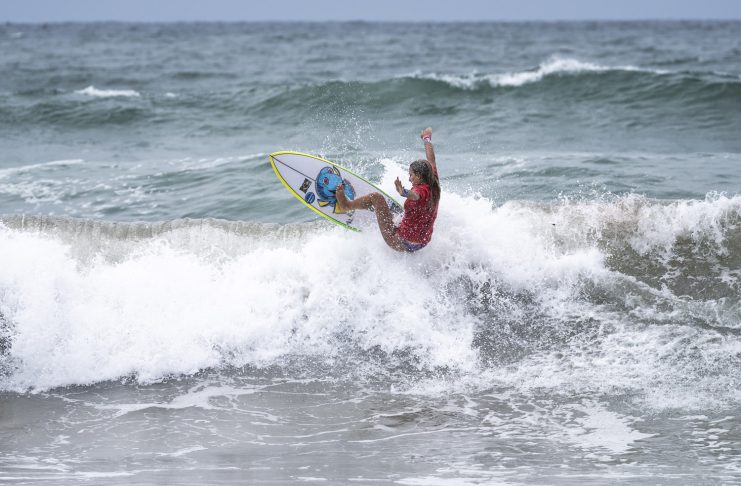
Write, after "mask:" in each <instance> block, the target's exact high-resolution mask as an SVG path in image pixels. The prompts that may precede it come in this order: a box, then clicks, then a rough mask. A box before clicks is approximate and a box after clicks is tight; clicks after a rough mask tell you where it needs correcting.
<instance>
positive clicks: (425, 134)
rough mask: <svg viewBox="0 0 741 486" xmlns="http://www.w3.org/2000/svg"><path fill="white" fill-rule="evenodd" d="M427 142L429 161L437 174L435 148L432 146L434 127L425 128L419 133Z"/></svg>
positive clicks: (426, 149) (426, 150)
mask: <svg viewBox="0 0 741 486" xmlns="http://www.w3.org/2000/svg"><path fill="white" fill-rule="evenodd" d="M419 136H420V137H422V140H423V141H424V142H425V155H426V156H427V162H429V163H430V165H431V166H432V171H433V172H434V173H435V174H437V165H436V164H435V149H434V148H433V147H432V128H429V127H427V128H425V129H424V130H422V133H421V134H420V135H419Z"/></svg>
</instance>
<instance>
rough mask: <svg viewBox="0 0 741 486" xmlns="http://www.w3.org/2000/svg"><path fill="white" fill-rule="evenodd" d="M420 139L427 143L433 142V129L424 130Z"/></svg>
mask: <svg viewBox="0 0 741 486" xmlns="http://www.w3.org/2000/svg"><path fill="white" fill-rule="evenodd" d="M419 137H420V138H421V139H422V140H425V141H427V142H430V141H432V128H430V127H427V128H425V129H424V130H422V133H420V134H419Z"/></svg>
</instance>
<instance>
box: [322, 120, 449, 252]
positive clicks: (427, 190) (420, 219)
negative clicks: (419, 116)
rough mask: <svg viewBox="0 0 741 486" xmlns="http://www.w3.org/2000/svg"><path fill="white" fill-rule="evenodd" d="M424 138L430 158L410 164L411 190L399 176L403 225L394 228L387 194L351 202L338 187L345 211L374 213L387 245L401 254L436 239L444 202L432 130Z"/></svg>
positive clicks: (377, 193)
mask: <svg viewBox="0 0 741 486" xmlns="http://www.w3.org/2000/svg"><path fill="white" fill-rule="evenodd" d="M420 137H421V138H422V141H423V142H424V144H425V155H426V156H427V159H426V160H424V159H420V160H415V161H414V162H412V163H411V165H409V182H411V183H412V188H411V189H406V188H404V186H403V185H402V183H401V181H400V180H399V178H398V177H397V178H396V180H395V181H394V185H396V190H397V191H398V192H399V194H400V195H401V196H402V197H405V198H406V202H405V203H404V216H403V218H402V220H401V223H400V224H399V226H394V219H393V215H392V214H391V210H390V209H389V207H388V204H387V203H386V200H385V199H384V197H383V195H382V194H381V193H379V192H374V193H371V194H367V195H365V196H361V197H359V198H357V199H354V200H350V199H348V198H347V196H346V195H345V189H344V187H343V185H342V184H340V185H339V186H338V187H337V193H336V196H337V202H338V203H339V204H340V207H341V208H342V209H343V210H344V211H349V210H354V209H365V210H371V209H372V210H374V211H375V213H376V217H377V218H378V227H379V228H380V229H381V235H382V236H383V239H384V240H385V241H386V244H388V246H390V247H391V248H393V249H394V250H397V251H404V252H409V253H413V252H415V251H418V250H421V249H422V248H424V247H425V246H426V245H427V243H429V242H430V240H431V239H432V228H433V225H434V224H435V219H436V218H437V206H438V203H439V202H440V180H439V178H438V175H437V165H436V164H435V149H434V148H433V146H432V128H426V129H425V130H423V131H422V133H421V135H420Z"/></svg>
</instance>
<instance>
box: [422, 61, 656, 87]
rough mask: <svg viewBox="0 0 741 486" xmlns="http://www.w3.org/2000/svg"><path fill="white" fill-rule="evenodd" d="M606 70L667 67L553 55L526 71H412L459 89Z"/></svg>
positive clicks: (650, 70)
mask: <svg viewBox="0 0 741 486" xmlns="http://www.w3.org/2000/svg"><path fill="white" fill-rule="evenodd" d="M608 71H635V72H646V73H653V74H666V73H668V71H663V70H657V69H646V68H640V67H637V66H631V65H623V66H604V65H601V64H596V63H592V62H585V61H579V60H577V59H570V58H560V57H552V58H550V59H548V60H547V61H545V62H543V63H541V64H540V65H538V67H537V68H535V69H531V70H525V71H514V72H505V73H492V74H479V73H478V72H472V73H469V74H463V75H461V74H437V73H421V72H416V73H414V74H412V75H411V77H413V78H419V79H432V80H436V81H442V82H445V83H447V84H449V85H450V86H452V87H454V88H459V89H476V88H478V87H480V86H482V85H489V86H491V87H493V88H496V87H500V86H511V87H517V86H523V85H525V84H529V83H535V82H538V81H541V80H543V78H545V77H547V76H551V75H556V74H574V73H584V72H608Z"/></svg>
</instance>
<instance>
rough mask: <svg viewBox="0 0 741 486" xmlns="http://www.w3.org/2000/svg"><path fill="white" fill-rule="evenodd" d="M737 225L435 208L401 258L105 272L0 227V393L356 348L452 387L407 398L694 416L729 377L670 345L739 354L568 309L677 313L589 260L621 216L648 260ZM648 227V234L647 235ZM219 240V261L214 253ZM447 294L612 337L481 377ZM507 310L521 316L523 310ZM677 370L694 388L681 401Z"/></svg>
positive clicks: (154, 261) (239, 240)
mask: <svg viewBox="0 0 741 486" xmlns="http://www.w3.org/2000/svg"><path fill="white" fill-rule="evenodd" d="M383 164H384V166H385V168H386V171H385V173H384V175H383V177H382V179H381V185H382V187H383V188H384V189H385V190H387V191H388V192H390V193H392V192H393V180H394V179H395V178H396V177H397V176H401V177H405V176H406V167H405V166H403V165H401V164H399V163H397V162H395V161H393V160H385V161H383ZM644 207H645V209H644ZM739 209H741V196H734V197H727V196H717V197H715V198H709V199H708V200H706V201H699V202H682V203H676V204H659V203H653V202H650V201H646V200H645V199H641V198H635V197H633V196H629V197H626V198H622V199H619V200H617V201H612V202H594V201H591V202H572V201H562V202H560V203H558V204H554V205H553V206H552V207H549V208H545V207H543V206H542V205H536V204H532V203H523V202H515V201H513V202H509V203H507V204H504V205H502V206H500V207H494V206H493V204H492V202H491V201H490V200H487V199H485V198H481V197H475V196H461V195H458V194H453V193H450V192H444V193H443V195H442V205H441V208H440V214H439V219H438V222H437V224H436V229H435V234H434V237H433V240H432V242H431V243H430V245H428V247H427V248H425V249H424V250H423V251H421V252H419V253H417V254H415V255H405V254H397V253H395V252H393V251H391V250H389V249H388V247H387V246H386V245H385V243H384V242H383V240H382V238H381V236H380V234H379V232H378V231H377V228H369V230H368V231H366V232H363V233H351V232H346V231H344V230H342V229H339V228H329V227H327V226H317V227H314V228H313V229H311V230H307V231H306V232H305V233H301V234H300V235H297V236H295V237H289V238H263V237H261V236H260V235H259V234H255V235H250V234H247V235H238V236H235V235H225V234H224V231H225V230H223V229H220V228H219V227H198V228H197V229H189V228H188V227H183V228H180V229H177V230H173V231H172V232H170V233H166V234H160V235H159V236H157V237H155V238H139V239H133V240H131V241H126V244H125V245H120V246H118V247H116V248H115V255H114V256H115V257H113V258H110V257H109V255H106V254H104V252H105V251H107V250H106V245H104V244H99V245H98V246H95V248H96V251H85V252H82V251H79V247H85V245H90V242H87V241H84V240H80V238H81V236H79V235H77V234H72V235H68V237H66V238H61V237H59V236H55V235H53V234H44V233H42V232H23V231H17V230H10V229H8V228H4V227H1V226H0V268H2V272H0V296H2V298H1V299H0V313H2V315H3V317H4V318H5V319H6V320H7V321H8V322H10V323H12V331H13V333H14V338H13V345H12V350H11V354H12V358H13V360H14V364H16V365H17V371H16V372H15V373H14V374H13V375H12V376H11V377H9V378H8V379H7V381H6V382H5V383H4V384H3V386H4V387H6V388H9V389H16V390H26V389H28V388H32V389H36V390H43V389H47V388H50V387H55V386H60V385H66V384H85V383H94V382H98V381H102V380H111V379H117V378H119V377H122V376H130V375H133V376H135V377H136V378H137V379H138V380H140V381H141V382H144V383H146V382H152V381H157V380H161V379H163V378H164V377H167V376H171V375H173V374H174V375H178V374H192V373H196V372H198V371H199V370H202V369H206V368H218V367H221V366H224V365H233V366H242V365H247V364H252V365H258V366H261V365H275V364H277V363H280V362H281V359H283V358H285V357H286V356H297V355H299V356H307V357H313V358H316V359H326V360H332V359H334V358H336V357H337V356H342V355H343V354H347V353H351V352H353V350H354V349H361V350H373V352H386V353H388V354H389V355H392V356H393V355H406V356H411V357H413V359H409V360H408V362H407V363H406V364H407V365H408V366H410V367H417V368H419V369H421V370H435V369H437V368H443V369H446V370H449V371H451V372H453V376H455V380H453V381H454V382H453V383H449V382H447V381H446V380H445V379H434V378H433V379H431V380H430V381H429V382H420V383H419V384H418V386H417V387H416V388H415V389H414V390H412V392H414V393H436V392H437V391H439V390H440V389H442V390H443V391H444V390H445V389H450V388H449V387H457V386H460V387H466V386H469V387H472V388H481V387H489V386H491V385H492V384H502V385H504V386H508V387H513V388H515V389H518V390H521V391H523V392H528V391H529V390H532V389H547V390H555V391H557V392H559V393H560V392H564V393H569V392H574V391H576V392H599V393H611V392H612V391H614V390H616V389H617V390H622V391H626V390H627V391H639V392H641V393H643V394H644V395H645V396H646V398H647V400H649V401H651V402H652V403H656V404H664V406H674V405H678V406H690V407H691V406H694V405H693V404H698V403H700V401H701V400H703V399H704V398H702V397H703V393H704V392H707V391H712V392H713V393H717V394H718V396H719V399H721V400H724V399H725V400H728V399H731V400H735V399H737V398H738V397H736V395H735V394H734V393H735V392H733V391H725V392H724V391H722V389H723V387H724V386H726V385H728V384H729V383H731V382H732V381H733V377H732V376H730V375H729V376H725V377H724V376H720V377H718V376H716V375H714V376H708V377H703V372H704V369H703V363H700V362H697V363H696V362H687V361H686V360H687V359H689V358H687V357H686V356H684V351H685V349H686V347H685V346H682V347H678V346H677V345H676V342H677V340H681V339H687V340H689V341H690V342H693V343H696V344H697V345H699V346H701V347H702V349H703V350H704V352H705V355H704V356H705V358H706V359H709V360H711V362H712V361H713V360H717V361H718V362H722V361H723V360H725V359H729V358H728V357H733V356H736V354H737V353H738V352H739V349H738V348H739V345H738V344H736V343H734V342H732V341H718V340H713V339H710V338H708V336H707V335H706V334H704V332H703V331H702V330H699V329H692V328H690V329H685V328H682V327H679V328H678V327H677V326H671V325H664V326H653V327H648V328H645V329H644V328H642V327H640V326H636V324H635V323H634V322H633V321H632V319H636V318H639V317H640V318H643V317H644V316H639V315H638V313H639V312H648V311H650V310H651V309H653V307H646V306H644V307H640V306H637V307H636V309H635V310H633V311H631V313H623V314H619V313H614V312H612V311H610V310H609V309H604V308H602V307H601V306H600V305H596V304H593V303H590V302H586V301H584V300H583V299H582V298H581V294H582V292H583V289H584V284H585V283H587V284H589V285H596V286H601V288H603V289H607V290H610V289H612V288H619V287H620V286H621V285H630V286H631V287H630V288H631V289H633V290H632V291H631V292H632V295H627V294H626V299H627V298H643V297H642V295H643V293H645V295H646V296H648V297H652V298H657V299H658V298H664V299H675V300H673V301H672V302H674V301H676V297H674V296H672V295H671V294H670V293H665V292H664V291H662V290H661V289H651V288H650V287H648V286H646V285H643V286H640V285H638V283H637V282H635V281H634V280H631V279H630V278H628V277H626V276H624V275H620V274H619V273H616V272H614V271H612V270H610V269H609V268H608V265H607V263H606V255H605V254H604V251H603V250H601V249H600V246H599V245H598V244H597V242H598V240H599V235H600V234H601V233H600V232H601V231H603V230H604V228H605V227H606V226H607V225H608V223H609V224H615V223H616V222H618V223H619V222H620V221H621V219H620V218H623V219H624V220H626V221H628V220H630V221H632V223H631V224H632V227H634V228H637V231H638V232H639V233H641V234H642V235H643V236H642V238H643V240H641V241H644V242H645V243H646V244H647V245H648V246H647V247H651V246H656V245H658V246H662V245H667V244H668V242H669V241H670V240H671V238H676V236H677V235H678V234H682V232H686V233H689V234H696V233H698V232H702V231H705V232H707V233H708V234H710V235H713V238H715V237H716V236H717V235H715V231H716V229H717V228H720V227H721V226H722V223H721V222H720V220H721V219H722V218H724V217H726V216H725V215H733V214H738V211H739ZM644 210H645V211H646V212H645V214H641V211H644ZM631 218H638V220H635V219H631ZM645 219H651V220H652V221H647V222H646V223H645V224H647V225H648V226H647V227H645V228H644V227H642V226H641V222H643V221H644V220H645ZM554 223H555V226H553V224H554ZM693 225H695V226H693ZM76 238H77V239H76ZM224 242H228V244H229V246H230V248H229V251H226V250H225V249H223V248H220V247H221V246H223V245H225V244H226V243H224ZM722 243H723V242H718V244H722ZM111 251H114V250H111ZM96 252H99V253H98V254H96ZM461 282H463V283H465V284H467V285H474V286H475V285H480V284H484V283H487V284H490V285H492V286H493V287H497V286H501V287H502V288H503V289H505V290H507V291H508V292H513V293H515V294H516V293H517V292H522V293H523V294H525V295H528V296H530V297H529V298H531V299H532V300H533V301H534V302H535V303H534V304H533V305H538V306H540V312H542V313H543V314H544V315H545V316H546V317H549V318H551V319H553V320H554V321H556V322H558V323H560V325H563V326H568V325H569V323H571V322H577V321H579V320H582V319H589V318H592V319H594V320H595V321H596V322H602V323H605V326H608V327H610V328H611V329H612V331H611V332H610V333H607V334H606V335H604V336H602V337H600V339H599V340H597V341H587V342H584V343H581V342H580V341H579V340H578V339H574V340H573V341H571V342H570V343H569V344H568V346H567V347H566V348H565V349H561V350H560V353H555V352H550V351H543V352H537V353H533V354H530V355H528V356H525V357H523V358H522V359H521V360H520V361H518V362H517V363H516V365H514V366H510V367H504V368H501V369H500V368H496V367H494V368H493V369H486V368H484V369H482V365H481V360H480V354H479V352H480V351H479V349H478V348H477V346H476V344H475V336H476V331H477V329H480V328H481V327H482V326H484V327H485V326H488V325H491V324H490V323H488V322H486V317H485V316H484V317H482V316H481V315H479V314H477V313H476V312H472V311H471V305H472V302H471V299H473V300H476V299H478V298H479V296H477V295H476V294H475V293H472V294H471V295H469V294H467V292H469V291H466V290H465V289H464V288H463V287H461ZM495 290H496V289H495ZM502 298H504V297H502ZM511 305H512V309H513V311H512V312H514V313H516V312H518V307H517V306H518V305H520V303H518V302H517V301H513V302H512V303H511ZM648 317H650V316H648ZM671 317H672V316H667V319H669V320H668V321H667V323H668V324H671ZM585 339H586V337H585ZM348 343H350V344H348ZM582 346H584V347H582ZM677 363H680V364H681V366H677ZM361 368H362V367H361ZM688 371H692V372H694V373H696V374H697V376H696V377H695V378H696V380H695V381H694V383H695V384H696V385H693V387H689V388H688V387H687V386H686V383H687V382H686V380H687V377H686V376H685V373H687V372H688ZM677 383H680V384H682V387H679V388H677V387H674V386H673V385H674V384H677ZM730 388H732V387H729V390H730ZM223 393H224V390H221V389H215V390H211V389H203V390H193V391H192V392H191V393H189V394H188V395H186V396H183V397H179V398H178V399H176V400H173V401H172V402H171V403H165V404H154V405H153V404H149V405H146V406H165V407H176V408H184V407H190V406H197V407H203V408H207V407H212V406H215V405H214V401H213V400H211V398H210V397H213V396H215V395H214V394H223ZM139 405H141V404H137V405H136V406H137V407H138V406H139ZM132 406H133V405H132ZM119 409H120V410H123V412H124V413H126V412H127V410H129V409H126V407H125V406H123V407H119ZM130 410H132V411H133V410H135V409H134V408H131V409H130ZM268 419H269V418H268Z"/></svg>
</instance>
